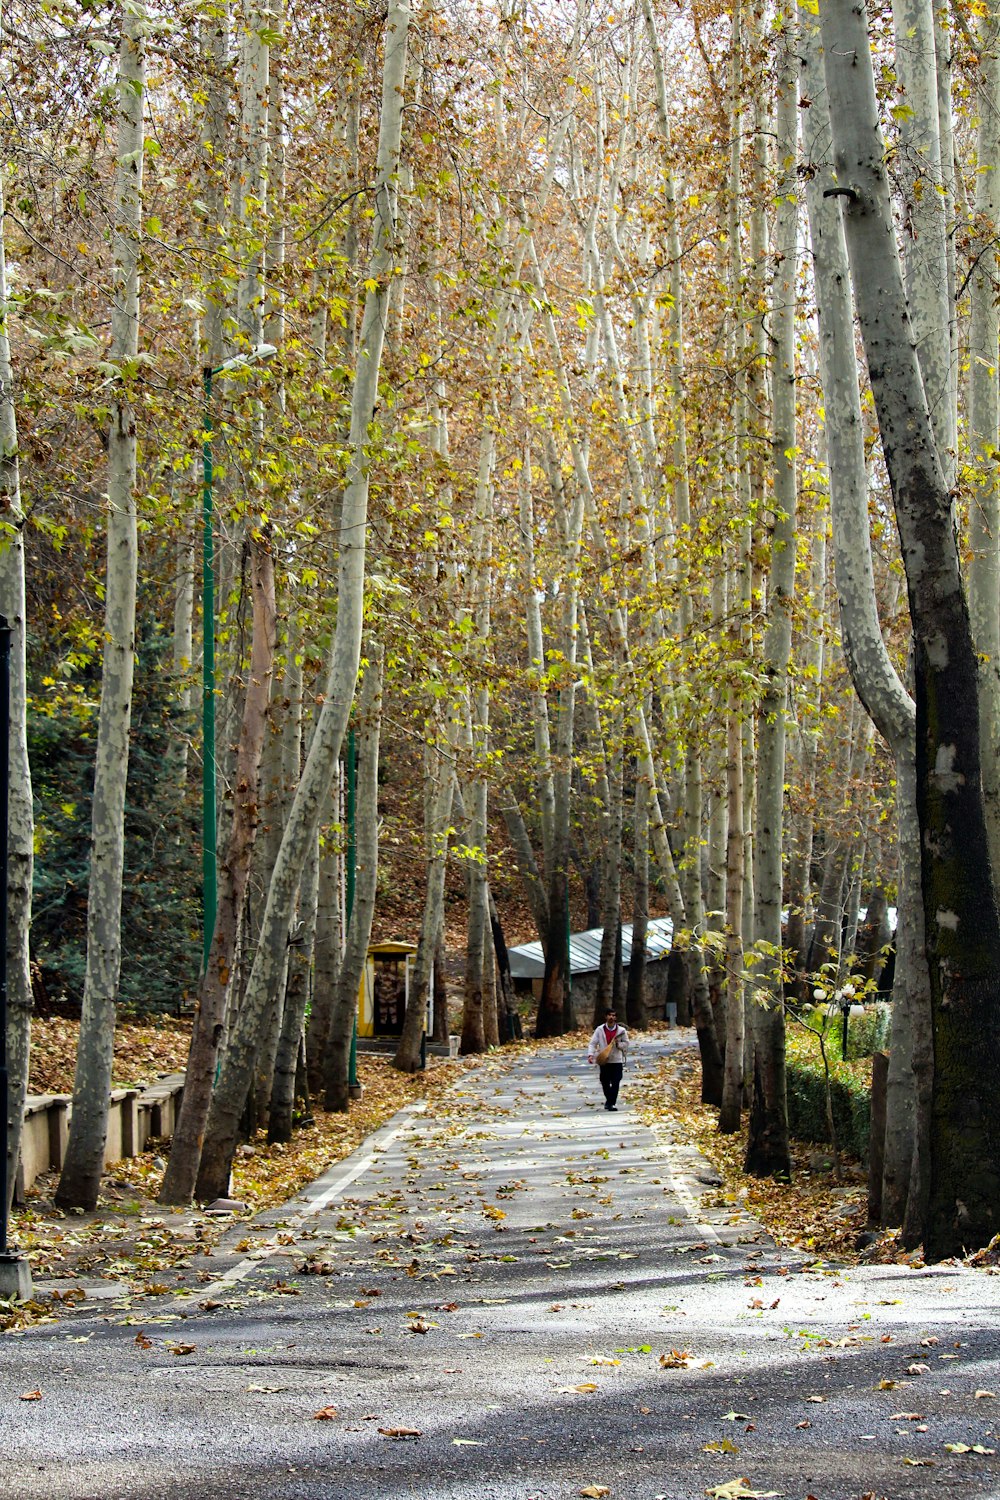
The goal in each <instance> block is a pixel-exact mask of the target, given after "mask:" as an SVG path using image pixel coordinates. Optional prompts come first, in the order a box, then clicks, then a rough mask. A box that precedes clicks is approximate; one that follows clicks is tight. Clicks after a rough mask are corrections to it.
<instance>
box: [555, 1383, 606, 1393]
mask: <svg viewBox="0 0 1000 1500" xmlns="http://www.w3.org/2000/svg"><path fill="white" fill-rule="evenodd" d="M596 1390H597V1386H596V1385H595V1384H594V1382H593V1381H592V1380H585V1381H583V1382H582V1384H580V1385H561V1386H560V1387H559V1389H558V1391H557V1395H560V1396H573V1395H575V1394H576V1393H577V1392H579V1393H580V1395H581V1396H586V1395H589V1393H590V1392H591V1391H596Z"/></svg>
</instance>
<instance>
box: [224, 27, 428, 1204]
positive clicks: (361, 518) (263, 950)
mask: <svg viewBox="0 0 1000 1500" xmlns="http://www.w3.org/2000/svg"><path fill="white" fill-rule="evenodd" d="M410 14H411V13H410V9H409V7H408V5H407V4H406V3H405V0H393V3H392V4H391V5H390V7H389V12H388V15H387V18H386V26H385V42H384V47H385V57H384V64H383V71H382V117H381V124H380V128H379V146H378V160H377V163H376V178H375V184H374V208H375V221H374V231H373V244H372V255H371V262H370V266H369V275H368V277H367V278H366V282H365V284H366V287H367V293H366V297H365V309H364V315H363V319H362V325H361V333H360V337H359V342H358V359H357V367H356V370H355V376H354V384H353V388H352V395H351V428H350V437H349V443H348V449H349V463H348V470H347V481H346V484H345V487H344V492H343V497H342V500H341V506H340V517H339V557H338V566H337V624H336V629H335V631H334V636H333V642H332V646H331V651H330V662H329V669H328V673H327V680H326V692H325V696H324V700H323V704H322V707H321V708H320V710H319V714H318V716H317V720H316V727H315V730H314V733H313V738H312V743H311V745H310V748H309V754H308V756H307V758H306V764H305V767H304V769H303V772H302V777H301V780H300V781H299V785H298V788H297V790H296V793H295V798H294V801H293V803H292V807H291V810H290V812H289V817H288V823H287V825H286V828H285V833H284V837H283V838H282V841H281V848H280V850H279V851H278V858H277V861H276V863H275V868H274V874H273V875H272V878H271V884H270V888H269V890H268V895H267V905H266V907H265V909H264V916H263V920H262V922H261V936H260V942H259V944H258V947H257V953H256V955H255V958H254V964H253V968H252V970H251V973H250V978H249V981H248V984H247V990H246V994H245V996H244V1000H243V1004H242V1007H241V1009H240V1012H239V1015H238V1017H237V1022H236V1025H235V1027H234V1029H233V1034H232V1037H231V1039H230V1043H229V1047H228V1049H227V1053H226V1060H225V1063H224V1065H223V1070H222V1074H221V1076H220V1078H219V1082H218V1085H217V1088H216V1092H215V1095H214V1097H213V1101H212V1110H211V1113H210V1116H209V1131H208V1135H207V1137H206V1142H205V1148H204V1150H203V1152H202V1164H201V1171H200V1174H199V1181H198V1188H197V1191H198V1193H199V1195H200V1196H202V1197H217V1196H218V1195H219V1194H220V1193H222V1192H223V1191H225V1188H226V1186H227V1184H228V1179H229V1170H230V1166H231V1163H232V1158H233V1153H234V1151H235V1149H236V1138H237V1132H238V1128H239V1120H240V1115H241V1114H242V1112H243V1106H244V1103H245V1101H246V1096H247V1090H248V1088H249V1086H250V1078H251V1075H252V1071H253V1060H254V1056H255V1053H256V1046H257V1038H258V1036H259V1033H260V1028H261V1023H262V1020H263V1017H264V1014H265V1012H266V1010H267V1007H268V1004H269V1003H270V1001H271V999H272V996H273V993H274V981H275V977H276V974H277V973H278V972H279V971H280V968H281V965H282V959H283V954H284V951H285V946H286V941H287V936H288V926H289V922H290V919H291V912H292V903H293V902H294V899H295V892H296V890H297V888H298V883H299V875H300V873H301V870H302V865H303V862H304V860H305V857H306V853H307V851H308V848H309V844H310V841H311V839H312V838H313V836H314V834H315V830H316V827H317V824H318V822H319V819H320V817H321V815H322V812H323V808H324V805H325V803H326V798H327V794H328V792H329V787H330V782H331V781H332V779H333V774H334V769H335V767H336V763H337V756H338V754H339V751H340V745H341V742H342V740H343V737H344V730H345V728H346V726H347V720H348V717H349V714H350V710H351V703H352V700H353V697H354V690H355V687H356V685H357V679H358V665H359V661H360V656H361V629H362V617H363V604H364V574H365V541H366V523H367V516H368V493H369V486H370V479H371V466H372V457H371V453H370V449H369V424H370V423H371V421H372V418H373V413H374V411H375V408H376V406H377V403H378V381H379V372H380V369H381V362H382V347H383V341H384V337H385V323H386V314H387V311H388V306H389V298H390V295H391V291H392V279H393V270H394V267H395V266H396V264H397V263H398V256H399V244H398V241H397V236H396V181H397V174H398V167H399V154H400V143H401V138H402V125H403V107H404V103H405V97H404V91H405V81H406V48H407V37H408V33H409V24H410Z"/></svg>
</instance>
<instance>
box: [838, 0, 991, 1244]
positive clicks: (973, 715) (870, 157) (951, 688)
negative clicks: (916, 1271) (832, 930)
mask: <svg viewBox="0 0 1000 1500" xmlns="http://www.w3.org/2000/svg"><path fill="white" fill-rule="evenodd" d="M820 19H821V26H822V34H823V51H824V59H825V72H826V80H827V87H828V89H829V94H830V113H831V120H832V124H833V139H834V160H835V165H836V170H837V189H836V192H837V194H838V196H839V199H840V204H841V209H842V212H843V216H844V226H845V230H846V234H847V245H848V252H849V255H850V261H851V277H852V281H853V284H854V296H855V303H856V306H857V310H858V317H859V321H860V324H861V331H862V337H863V339H864V343H865V350H866V353H867V356H868V369H869V375H870V378H871V382H872V390H873V392H874V395H875V403H876V409H877V412H878V419H879V430H880V433H881V438H882V449H883V452H884V454H885V460H886V467H887V469H888V471H889V478H890V483H891V485H892V494H893V503H894V506H895V512H896V521H897V525H898V527H899V533H900V541H901V544H902V553H903V562H904V566H905V569H906V581H907V593H908V597H909V607H910V619H911V621H912V624H913V643H914V684H915V689H916V693H915V696H916V803H917V814H918V819H919V826H920V835H921V865H920V870H921V885H922V897H923V910H924V920H925V934H926V936H925V941H926V946H927V954H928V960H929V968H930V983H931V1007H932V1016H933V1032H934V1083H933V1100H932V1110H931V1139H930V1183H929V1194H928V1206H927V1213H926V1216H925V1220H924V1245H925V1249H926V1251H927V1253H928V1254H929V1255H933V1256H935V1257H937V1256H941V1255H947V1254H953V1253H956V1252H958V1251H960V1250H962V1249H963V1248H966V1247H969V1246H974V1245H980V1244H983V1243H985V1242H986V1241H987V1240H989V1239H990V1238H991V1237H992V1235H993V1234H994V1233H996V1231H997V1228H998V1226H1000V1170H998V1166H997V1163H998V1162H1000V1101H998V1098H997V1092H996V1088H995V1079H996V1074H997V1068H998V1066H1000V1042H998V1036H1000V1028H998V1026H997V999H996V997H997V995H998V993H1000V916H998V912H997V901H996V894H995V888H994V883H993V875H992V870H991V866H990V859H989V844H988V838H987V832H986V819H985V812H984V803H983V790H982V779H981V774H980V760H979V712H978V670H977V663H976V657H975V651H974V648H973V643H972V632H971V629H970V624H969V614H968V608H967V604H966V599H965V593H964V588H963V583H962V573H961V567H960V561H959V555H958V548H957V545H956V538H955V532H954V526H953V521H952V507H951V495H950V490H949V486H948V484H947V481H946V478H945V472H944V467H943V465H942V462H941V458H940V456H939V452H938V447H937V443H936V440H935V432H934V429H933V427H932V424H931V416H930V412H929V410H928V405H927V398H926V395H925V392H924V384H923V379H922V376H921V369H920V364H919V362H918V358H917V354H916V340H915V337H914V333H913V329H912V327H911V324H910V319H909V311H908V308H907V301H906V293H905V289H904V285H903V277H902V272H901V269H900V262H899V253H898V249H897V245H896V239H895V230H894V225H893V218H892V210H891V205H890V199H889V188H888V183H887V180H886V174H885V159H886V156H885V144H884V141H883V140H882V136H881V132H880V130H879V128H878V107H877V103H876V98H875V83H874V76H873V69H872V62H871V51H870V48H869V41H868V31H867V17H866V15H865V13H864V12H863V11H858V10H856V9H855V8H854V7H853V6H852V5H851V4H850V3H849V0H827V4H826V5H825V6H824V7H822V8H821V18H820Z"/></svg>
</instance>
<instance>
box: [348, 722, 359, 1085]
mask: <svg viewBox="0 0 1000 1500" xmlns="http://www.w3.org/2000/svg"><path fill="white" fill-rule="evenodd" d="M357 875H358V841H357V766H356V761H355V745H354V730H353V729H351V730H348V734H347V922H348V926H350V921H351V912H352V911H353V910H354V886H355V882H356V880H357ZM347 1089H348V1093H349V1094H350V1095H351V1097H352V1098H353V1099H356V1098H358V1097H359V1096H360V1093H361V1085H360V1084H359V1082H358V1008H357V1005H355V1007H354V1027H353V1029H352V1031H351V1054H350V1058H349V1060H348V1064H347Z"/></svg>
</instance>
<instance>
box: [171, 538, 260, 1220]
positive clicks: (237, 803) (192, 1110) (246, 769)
mask: <svg viewBox="0 0 1000 1500" xmlns="http://www.w3.org/2000/svg"><path fill="white" fill-rule="evenodd" d="M251 576H252V588H253V635H252V645H251V653H250V674H249V679H248V682H247V690H246V697H245V699H244V708H243V723H242V725H241V727H240V741H239V748H238V750H237V757H236V787H235V793H234V806H233V818H232V822H231V823H230V827H229V846H228V848H227V850H226V857H225V859H224V860H222V861H221V863H220V865H219V886H218V904H217V908H216V917H215V931H214V932H213V934H212V946H211V949H210V951H209V956H208V963H207V965H206V967H205V972H204V974H203V975H202V978H201V985H200V986H199V993H198V1006H197V1009H196V1010H195V1016H194V1026H193V1029H192V1032H191V1047H190V1050H189V1052H188V1060H187V1069H186V1075H185V1081H184V1094H183V1097H182V1099H181V1109H180V1114H179V1116H178V1118H177V1124H176V1127H175V1129H174V1135H173V1140H172V1141H171V1145H170V1158H169V1160H168V1162H167V1170H166V1172H165V1173H164V1176H163V1185H162V1187H161V1189H160V1196H159V1200H158V1201H159V1202H160V1203H190V1201H191V1197H192V1195H193V1193H194V1188H195V1183H196V1181H197V1178H198V1168H199V1165H200V1163H201V1150H202V1143H203V1141H204V1139H205V1126H206V1124H207V1122H208V1111H209V1106H210V1104H211V1099H212V1085H213V1083H214V1082H215V1075H216V1069H217V1067H218V1062H219V1057H220V1053H221V1048H222V1044H223V1040H224V1038H225V1034H226V1009H227V1005H228V1001H229V993H230V988H231V985H232V979H233V974H234V972H235V962H236V948H237V942H238V937H239V926H240V921H241V918H242V915H243V909H244V904H245V901H246V893H247V880H248V877H249V874H250V859H251V856H252V854H253V846H254V840H255V839H256V836H257V821H258V804H259V799H260V779H259V775H258V773H259V770H260V757H261V751H262V749H263V744H264V734H265V731H266V728H267V707H268V701H269V699H270V696H271V676H272V671H273V667H274V642H275V631H276V619H277V612H276V605H275V593H274V557H273V555H272V553H271V549H270V546H269V545H268V543H267V542H266V540H265V539H264V538H263V537H259V538H257V540H256V541H255V542H254V543H253V551H252V554H251Z"/></svg>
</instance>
